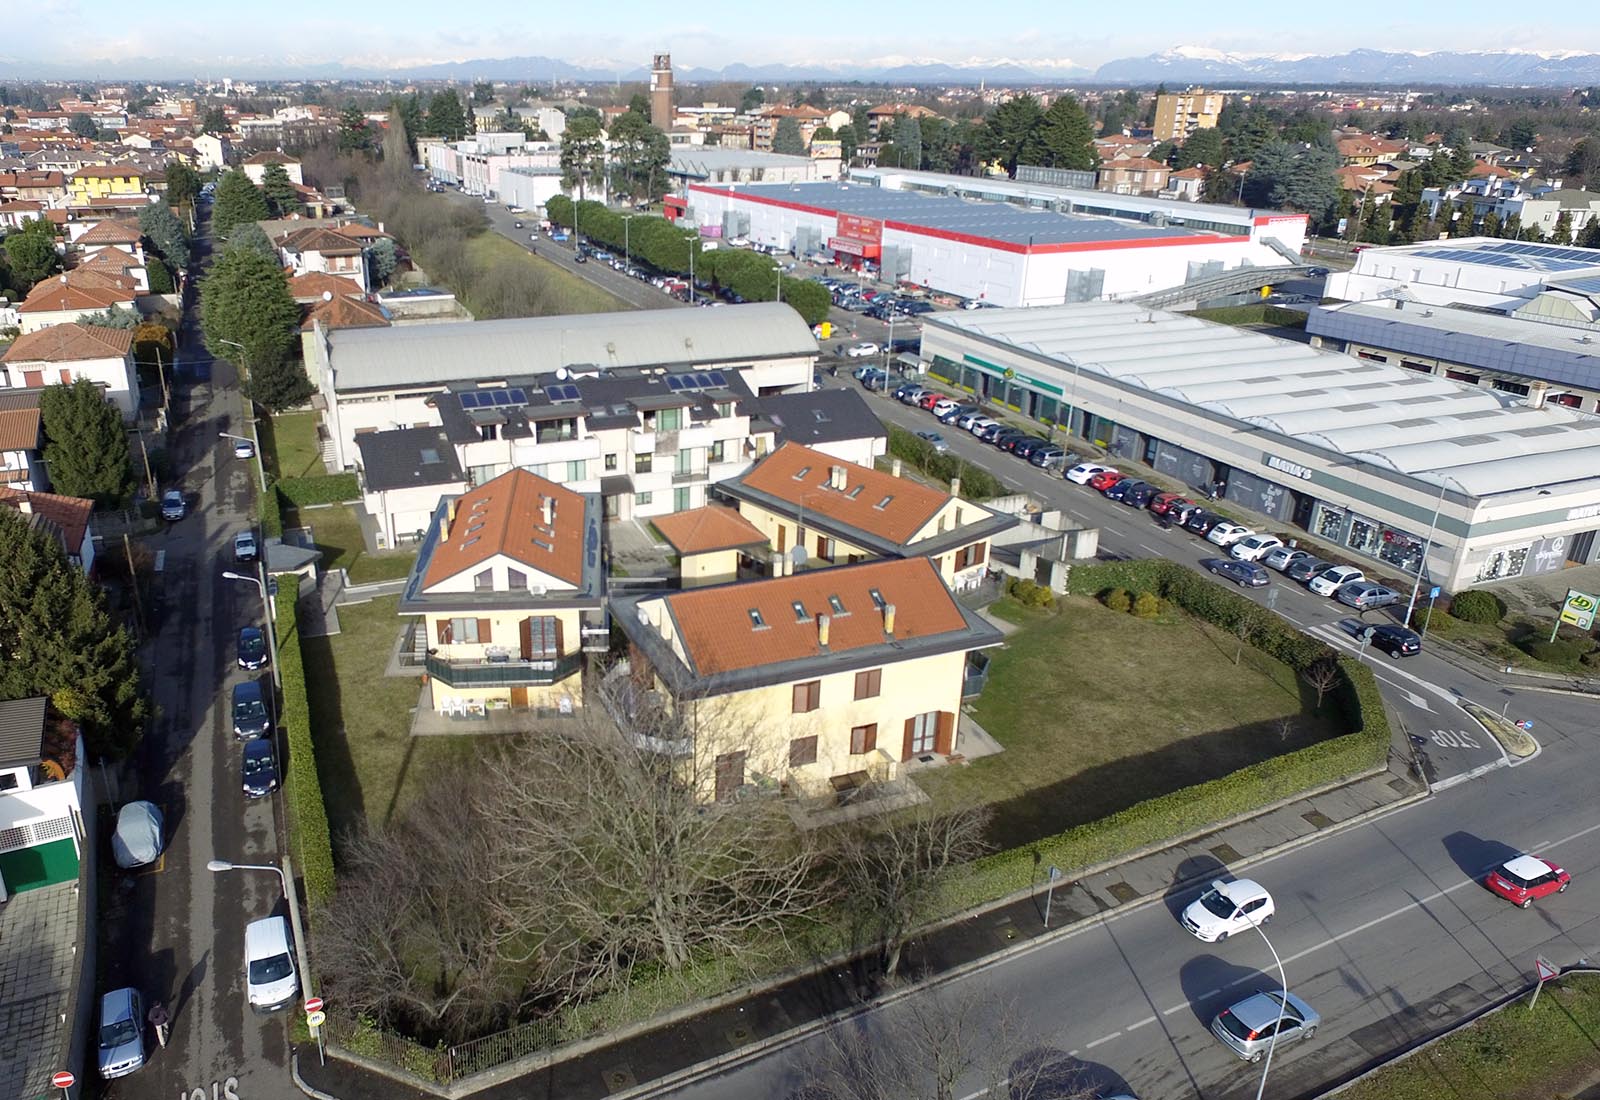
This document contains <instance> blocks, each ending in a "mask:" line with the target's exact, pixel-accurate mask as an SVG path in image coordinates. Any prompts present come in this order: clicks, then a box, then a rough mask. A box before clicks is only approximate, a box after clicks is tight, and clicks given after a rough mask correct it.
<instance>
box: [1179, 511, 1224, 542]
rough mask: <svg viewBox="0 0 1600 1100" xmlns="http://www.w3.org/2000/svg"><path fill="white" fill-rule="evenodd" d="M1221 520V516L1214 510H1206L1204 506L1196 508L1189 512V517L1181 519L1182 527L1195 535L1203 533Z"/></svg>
mask: <svg viewBox="0 0 1600 1100" xmlns="http://www.w3.org/2000/svg"><path fill="white" fill-rule="evenodd" d="M1221 522H1222V517H1221V516H1219V515H1217V514H1216V513H1215V512H1208V511H1206V510H1205V509H1204V508H1196V509H1195V510H1194V511H1193V512H1192V513H1190V515H1189V518H1188V519H1186V520H1184V521H1183V529H1184V530H1185V531H1189V532H1192V533H1193V534H1196V535H1204V534H1207V533H1208V532H1210V530H1211V529H1212V528H1213V527H1215V526H1216V525H1217V524H1219V523H1221Z"/></svg>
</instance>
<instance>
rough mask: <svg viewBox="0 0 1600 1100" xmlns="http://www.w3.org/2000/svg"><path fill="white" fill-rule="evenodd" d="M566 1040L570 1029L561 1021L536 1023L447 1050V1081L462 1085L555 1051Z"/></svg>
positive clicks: (472, 1040)
mask: <svg viewBox="0 0 1600 1100" xmlns="http://www.w3.org/2000/svg"><path fill="white" fill-rule="evenodd" d="M566 1038H567V1035H566V1028H565V1027H564V1026H562V1024H561V1022H560V1021H557V1020H532V1021H530V1022H528V1023H525V1024H518V1025H517V1026H516V1027H511V1028H507V1029H506V1030H505V1031H499V1032H496V1033H495V1034H493V1035H484V1036H482V1037H481V1038H477V1039H469V1040H467V1041H466V1042H465V1043H458V1044H456V1045H455V1046H453V1047H448V1048H446V1050H445V1052H444V1058H443V1060H442V1061H443V1066H442V1070H443V1073H444V1080H445V1082H446V1083H448V1082H451V1081H459V1080H461V1079H462V1078H463V1077H470V1076H472V1075H473V1074H475V1073H482V1072H483V1071H484V1070H489V1069H494V1068H495V1067H496V1066H503V1065H505V1064H506V1063H507V1062H514V1061H516V1060H517V1059H518V1058H525V1057H527V1056H528V1055H530V1054H537V1053H539V1052H540V1051H542V1050H551V1049H554V1048H555V1047H557V1046H560V1045H561V1044H562V1043H563V1042H564V1041H565V1040H566Z"/></svg>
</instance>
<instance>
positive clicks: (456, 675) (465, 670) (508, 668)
mask: <svg viewBox="0 0 1600 1100" xmlns="http://www.w3.org/2000/svg"><path fill="white" fill-rule="evenodd" d="M425 667H426V669H427V672H428V675H429V676H430V677H432V678H433V679H435V680H438V681H439V682H440V683H443V684H448V685H449V686H450V687H511V686H517V685H525V684H558V683H560V682H561V681H562V680H565V679H566V678H567V677H569V676H573V675H576V674H577V673H578V672H579V671H580V670H581V669H582V668H583V654H582V653H568V654H566V655H565V656H562V657H553V658H546V659H540V660H533V661H523V660H511V659H510V658H507V659H506V660H495V659H492V658H490V659H486V660H479V661H450V660H446V659H444V658H442V657H436V656H434V655H433V654H431V653H430V654H428V659H427V661H426V665H425Z"/></svg>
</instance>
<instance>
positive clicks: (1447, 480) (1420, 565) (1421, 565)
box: [1403, 474, 1472, 626]
mask: <svg viewBox="0 0 1600 1100" xmlns="http://www.w3.org/2000/svg"><path fill="white" fill-rule="evenodd" d="M1452 484H1453V485H1454V486H1455V487H1456V488H1457V489H1460V490H1461V491H1462V492H1463V493H1466V494H1467V496H1469V497H1470V496H1471V495H1472V492H1471V490H1469V489H1468V488H1467V487H1466V486H1465V485H1463V484H1461V482H1459V481H1457V480H1456V479H1455V478H1453V477H1451V476H1450V475H1449V474H1445V475H1444V479H1443V480H1442V481H1440V482H1439V499H1438V500H1436V501H1434V504H1433V519H1432V521H1431V522H1429V524H1428V537H1427V538H1426V539H1424V540H1423V542H1422V557H1421V559H1420V560H1418V562H1417V579H1416V581H1415V582H1413V583H1412V585H1411V599H1410V600H1409V601H1408V602H1407V603H1406V617H1405V619H1404V620H1403V621H1404V623H1405V624H1406V625H1407V626H1410V625H1411V613H1412V612H1413V611H1415V610H1416V609H1417V594H1418V593H1419V592H1421V591H1422V573H1423V570H1425V569H1427V568H1428V554H1429V552H1430V551H1431V550H1432V549H1433V534H1434V531H1435V529H1436V528H1437V527H1438V526H1439V509H1441V508H1443V507H1444V491H1445V489H1446V488H1448V487H1449V486H1450V485H1452Z"/></svg>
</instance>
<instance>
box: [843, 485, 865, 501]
mask: <svg viewBox="0 0 1600 1100" xmlns="http://www.w3.org/2000/svg"><path fill="white" fill-rule="evenodd" d="M862 488H863V486H860V485H857V486H856V487H855V488H854V489H851V490H850V491H849V492H848V493H846V494H845V496H847V497H849V498H850V499H851V500H854V499H856V497H858V496H860V495H861V490H862Z"/></svg>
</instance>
